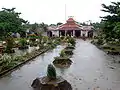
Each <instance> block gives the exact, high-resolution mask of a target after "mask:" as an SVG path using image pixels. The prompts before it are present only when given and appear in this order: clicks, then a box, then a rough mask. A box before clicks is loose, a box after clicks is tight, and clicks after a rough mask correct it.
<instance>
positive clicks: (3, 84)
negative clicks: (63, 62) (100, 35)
mask: <svg viewBox="0 0 120 90" xmlns="http://www.w3.org/2000/svg"><path fill="white" fill-rule="evenodd" d="M62 49H63V46H58V47H57V48H56V49H54V50H51V51H49V52H46V53H45V54H42V55H40V56H39V57H37V58H35V59H34V61H32V62H30V63H28V64H26V65H24V66H23V67H21V68H19V69H18V70H16V71H13V72H12V73H11V74H9V75H7V76H5V77H4V78H1V79H0V90H32V88H31V83H32V80H33V79H35V78H36V77H39V76H44V75H46V68H47V65H48V64H49V63H51V62H52V61H53V60H54V59H53V57H55V56H58V55H59V52H60V51H61V50H62ZM71 59H72V61H73V64H72V65H71V67H70V68H68V69H59V68H57V73H58V75H61V76H63V77H64V78H65V79H67V80H68V81H69V82H70V83H71V85H72V87H73V90H120V64H118V63H115V62H116V61H118V60H120V58H119V57H113V56H108V55H107V54H105V53H104V52H103V51H101V50H99V49H98V48H96V47H95V46H94V45H92V44H91V43H90V42H89V41H83V40H77V44H76V49H75V50H74V55H73V56H72V58H71Z"/></svg>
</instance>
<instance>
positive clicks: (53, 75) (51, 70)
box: [47, 64, 56, 80]
mask: <svg viewBox="0 0 120 90" xmlns="http://www.w3.org/2000/svg"><path fill="white" fill-rule="evenodd" d="M47 77H48V78H49V79H50V80H54V79H56V70H55V68H54V66H53V65H51V64H49V65H48V68H47Z"/></svg>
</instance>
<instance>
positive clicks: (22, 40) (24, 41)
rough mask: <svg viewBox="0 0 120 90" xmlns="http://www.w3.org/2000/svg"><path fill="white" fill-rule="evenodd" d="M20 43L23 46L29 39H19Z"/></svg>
mask: <svg viewBox="0 0 120 90" xmlns="http://www.w3.org/2000/svg"><path fill="white" fill-rule="evenodd" d="M19 45H20V46H21V47H24V46H26V45H27V41H26V39H24V38H22V39H20V41H19Z"/></svg>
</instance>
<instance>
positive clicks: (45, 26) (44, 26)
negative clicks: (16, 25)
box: [40, 22, 48, 32]
mask: <svg viewBox="0 0 120 90" xmlns="http://www.w3.org/2000/svg"><path fill="white" fill-rule="evenodd" d="M47 27H48V25H47V24H45V23H43V22H42V23H41V24H40V28H42V29H43V31H45V32H46V31H47V30H48V29H47Z"/></svg>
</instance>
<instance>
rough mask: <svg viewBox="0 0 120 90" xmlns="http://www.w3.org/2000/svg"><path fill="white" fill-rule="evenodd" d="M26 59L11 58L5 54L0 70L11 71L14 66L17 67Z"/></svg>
mask: <svg viewBox="0 0 120 90" xmlns="http://www.w3.org/2000/svg"><path fill="white" fill-rule="evenodd" d="M23 60H24V59H23V57H22V56H11V55H7V54H4V55H3V56H2V57H1V58H0V66H1V67H0V70H1V71H3V70H7V69H10V68H12V67H14V66H16V65H17V64H19V63H20V62H22V61H23Z"/></svg>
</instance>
